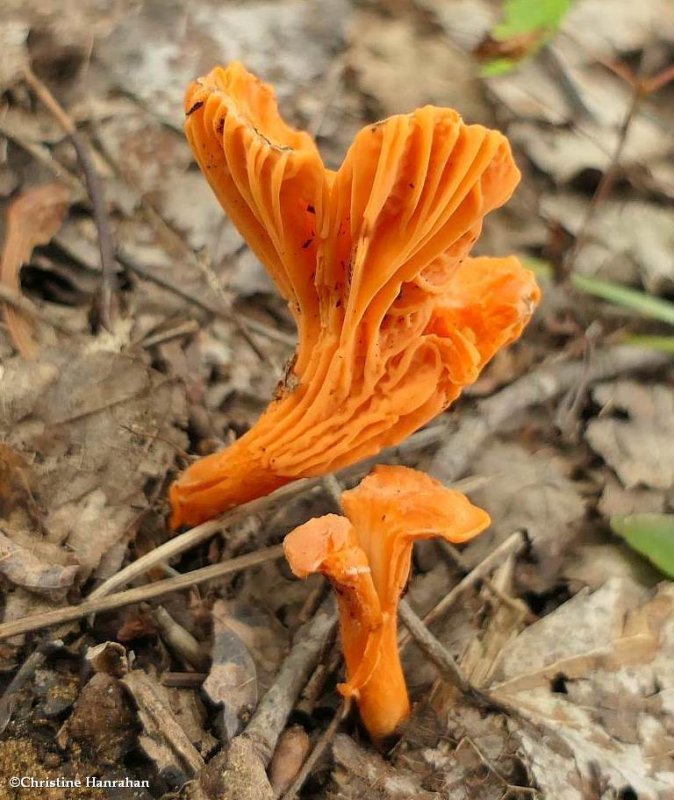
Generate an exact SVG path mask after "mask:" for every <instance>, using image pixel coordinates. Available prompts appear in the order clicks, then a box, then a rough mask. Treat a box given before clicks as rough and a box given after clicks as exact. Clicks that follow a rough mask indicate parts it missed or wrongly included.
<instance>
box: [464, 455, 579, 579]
mask: <svg viewBox="0 0 674 800" xmlns="http://www.w3.org/2000/svg"><path fill="white" fill-rule="evenodd" d="M471 466H472V470H473V472H474V473H475V474H476V475H480V476H484V477H485V478H486V479H487V481H486V483H485V485H484V486H483V487H482V488H479V489H477V490H476V491H475V492H472V493H471V500H472V501H473V502H474V503H476V504H477V505H478V506H480V507H481V508H484V509H486V510H487V511H488V512H489V514H490V515H491V518H492V524H491V527H490V528H489V530H488V531H487V532H486V533H484V534H482V535H481V536H479V537H478V538H477V539H475V540H474V541H472V542H471V543H470V544H469V545H468V546H467V547H466V549H465V550H464V551H463V555H464V557H465V558H466V559H467V563H468V564H469V565H471V566H474V565H475V564H478V563H479V562H480V561H482V560H483V559H484V558H485V556H487V555H488V553H489V552H490V551H491V550H492V549H493V548H494V547H496V546H497V545H498V544H500V543H501V542H502V541H504V540H505V539H506V538H507V537H508V536H510V534H512V533H513V531H516V530H524V531H526V533H527V535H528V536H529V538H530V539H531V542H532V545H533V552H534V555H535V557H536V562H537V563H536V564H535V566H534V567H531V566H526V567H525V566H524V565H521V566H520V568H519V570H518V579H519V581H520V582H523V583H524V584H525V585H526V586H527V587H528V588H529V589H531V590H533V591H543V590H544V589H546V588H549V587H550V586H551V585H552V584H553V583H554V582H555V580H556V575H557V570H558V568H559V564H560V560H561V556H562V554H563V552H564V550H565V548H566V547H567V545H568V544H569V543H570V542H571V540H572V539H573V538H574V536H575V535H576V528H575V525H576V524H577V523H578V522H579V521H580V520H581V519H582V518H583V516H584V514H585V505H584V503H583V501H582V500H581V498H580V497H579V494H578V490H577V489H576V487H575V486H574V484H573V482H572V481H571V480H569V478H567V477H566V472H567V469H568V468H567V465H566V463H565V462H564V461H563V460H562V459H561V458H560V457H559V456H557V455H555V454H553V453H552V452H549V451H545V450H539V451H538V452H535V453H530V452H529V451H528V450H526V449H525V448H523V447H522V446H520V445H518V444H505V443H502V444H496V443H494V444H492V445H490V446H489V447H488V448H487V449H485V450H484V451H483V453H482V454H481V455H479V456H478V458H477V459H476V461H474V462H473V464H472V465H471Z"/></svg>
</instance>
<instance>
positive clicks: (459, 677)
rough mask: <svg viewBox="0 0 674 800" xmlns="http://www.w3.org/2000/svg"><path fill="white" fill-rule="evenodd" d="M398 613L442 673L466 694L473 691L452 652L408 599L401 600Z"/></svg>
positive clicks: (415, 639)
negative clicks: (418, 614)
mask: <svg viewBox="0 0 674 800" xmlns="http://www.w3.org/2000/svg"><path fill="white" fill-rule="evenodd" d="M398 615H399V617H400V619H401V620H402V622H403V625H404V626H405V627H406V628H407V630H408V631H409V632H410V635H411V636H412V638H413V639H414V641H415V642H416V643H417V644H418V645H419V647H420V648H421V649H422V650H423V651H424V653H426V655H427V656H428V657H429V658H430V659H431V661H432V662H433V663H434V664H436V665H437V666H438V667H439V668H440V669H441V672H442V674H443V675H444V676H445V677H446V678H449V680H450V681H451V682H452V683H453V684H454V686H456V687H457V689H460V690H461V691H462V692H464V694H469V693H470V692H472V690H473V687H472V686H471V684H470V682H469V681H468V679H467V678H466V676H465V675H464V674H463V673H462V672H461V670H460V669H459V665H458V664H457V663H456V661H454V659H453V658H452V655H451V653H450V652H449V651H448V650H447V649H446V648H445V647H444V645H443V644H442V643H441V642H440V641H438V639H436V638H435V636H433V634H432V633H431V632H430V631H429V630H428V628H427V627H426V625H424V623H423V622H422V620H421V619H420V618H419V617H418V616H417V615H416V614H415V613H414V611H413V610H412V607H411V606H410V604H409V603H408V602H407V600H405V599H402V600H401V601H400V605H399V606H398Z"/></svg>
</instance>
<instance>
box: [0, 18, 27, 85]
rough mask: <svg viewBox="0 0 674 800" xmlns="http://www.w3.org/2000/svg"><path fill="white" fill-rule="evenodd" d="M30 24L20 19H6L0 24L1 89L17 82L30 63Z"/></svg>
mask: <svg viewBox="0 0 674 800" xmlns="http://www.w3.org/2000/svg"><path fill="white" fill-rule="evenodd" d="M29 32H30V27H29V25H27V24H26V22H25V21H23V20H20V19H4V20H3V23H2V26H0V91H2V92H5V91H6V90H7V89H8V88H10V87H11V86H12V85H13V84H14V83H16V82H17V81H18V80H19V78H20V77H21V75H22V74H23V70H24V68H25V67H26V64H27V63H28V53H27V52H26V41H27V39H28V34H29Z"/></svg>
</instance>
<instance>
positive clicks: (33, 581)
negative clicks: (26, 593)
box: [0, 531, 78, 593]
mask: <svg viewBox="0 0 674 800" xmlns="http://www.w3.org/2000/svg"><path fill="white" fill-rule="evenodd" d="M77 570H78V567H77V565H76V564H70V565H65V566H63V565H61V564H50V563H47V562H45V561H42V560H40V558H39V557H38V556H37V555H36V554H35V553H32V552H31V551H30V550H29V549H28V548H27V547H24V546H22V545H20V544H17V543H15V542H13V541H12V540H11V539H10V538H8V537H7V536H5V534H4V533H2V531H0V573H2V574H3V575H4V576H5V577H6V578H7V579H8V580H10V581H11V582H12V583H14V584H16V585H17V586H23V587H24V588H25V589H30V590H31V591H33V592H39V593H50V592H53V591H61V592H63V591H64V590H65V589H68V588H69V587H70V586H72V584H73V581H74V580H75V576H76V575H77Z"/></svg>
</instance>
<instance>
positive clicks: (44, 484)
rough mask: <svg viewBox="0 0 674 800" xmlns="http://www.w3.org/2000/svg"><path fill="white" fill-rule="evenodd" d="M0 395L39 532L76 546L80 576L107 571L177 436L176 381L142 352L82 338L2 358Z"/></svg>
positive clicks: (3, 426)
mask: <svg viewBox="0 0 674 800" xmlns="http://www.w3.org/2000/svg"><path fill="white" fill-rule="evenodd" d="M0 394H1V395H2V397H3V401H5V402H3V404H2V406H1V407H0V436H1V437H2V438H4V439H5V440H6V441H7V443H8V446H11V447H13V449H14V450H15V451H17V452H19V453H20V454H21V455H22V457H23V458H24V460H26V461H27V462H32V464H33V467H32V472H33V475H34V481H35V485H36V489H37V493H38V494H39V500H40V505H41V508H42V509H43V512H44V528H45V529H46V531H47V536H46V541H48V542H50V543H51V544H53V545H59V546H60V547H61V548H67V550H68V551H69V552H71V553H73V554H74V555H75V557H76V558H77V561H78V562H79V564H80V568H81V577H82V578H86V577H87V576H88V575H89V574H91V572H92V571H94V570H97V569H98V568H99V565H103V566H105V569H106V570H107V571H115V570H116V569H117V568H118V567H119V564H120V563H121V561H122V559H123V558H124V554H125V551H126V548H127V546H128V543H129V541H130V540H131V539H132V538H133V536H134V533H135V526H136V524H137V522H138V520H139V519H140V517H141V515H142V514H143V513H144V512H145V511H146V510H147V508H148V506H149V503H150V501H151V497H150V498H148V496H147V494H150V495H151V492H152V490H153V488H154V487H155V486H157V487H159V486H160V484H161V481H163V479H164V476H165V474H166V471H167V470H168V468H169V467H170V466H171V465H172V463H173V461H174V459H175V456H176V450H180V448H182V447H183V446H184V444H185V441H186V440H185V435H184V433H183V432H182V431H181V430H179V426H181V425H182V424H184V414H185V399H184V393H183V390H182V388H181V387H180V386H179V385H178V384H174V383H172V382H171V381H170V380H169V379H167V378H166V376H164V375H161V374H160V373H158V372H156V371H154V370H152V369H150V368H149V367H148V366H147V364H146V363H145V361H144V356H142V355H141V354H131V353H126V354H120V353H115V352H110V351H107V350H104V349H98V348H97V347H96V346H92V344H91V342H90V341H88V340H87V341H85V342H84V343H83V344H82V345H80V344H79V343H73V344H71V345H70V346H69V347H62V348H60V349H59V350H57V351H45V352H43V353H42V357H41V360H40V362H39V363H38V364H37V365H35V366H33V365H29V364H27V362H26V361H25V360H23V359H21V358H16V359H11V360H9V361H7V362H6V363H5V364H4V365H3V369H2V371H0ZM146 493H147V494H146ZM41 535H42V534H41Z"/></svg>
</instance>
